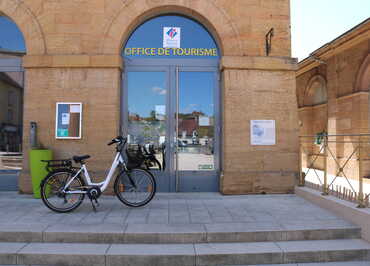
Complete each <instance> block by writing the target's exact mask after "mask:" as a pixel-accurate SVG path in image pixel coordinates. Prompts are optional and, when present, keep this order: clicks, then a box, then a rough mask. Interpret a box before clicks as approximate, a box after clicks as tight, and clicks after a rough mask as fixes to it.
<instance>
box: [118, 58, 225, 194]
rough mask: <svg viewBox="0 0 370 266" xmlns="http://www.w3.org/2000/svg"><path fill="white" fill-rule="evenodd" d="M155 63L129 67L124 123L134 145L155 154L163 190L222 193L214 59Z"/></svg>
mask: <svg viewBox="0 0 370 266" xmlns="http://www.w3.org/2000/svg"><path fill="white" fill-rule="evenodd" d="M155 61H156V62H155V63H154V62H153V63H152V64H151V61H150V60H145V61H139V62H135V64H134V63H131V64H130V65H128V66H126V69H125V73H124V76H123V81H124V82H123V84H124V88H123V97H122V101H123V102H122V106H123V110H122V111H123V116H122V117H123V123H122V125H123V133H124V134H127V135H128V136H129V144H130V146H129V147H132V148H133V149H135V146H138V145H147V147H148V148H149V146H150V148H151V149H152V151H154V152H155V156H156V158H157V160H158V161H159V163H160V166H157V165H153V168H154V169H155V170H153V171H154V174H155V176H156V181H157V184H158V191H164V192H168V191H169V192H191V191H218V187H219V186H218V184H219V165H220V159H219V146H220V145H219V143H220V135H221V134H220V133H221V132H220V121H219V120H220V119H219V118H220V115H219V106H220V104H219V99H220V97H219V86H218V68H217V65H216V64H215V63H214V61H212V60H210V61H207V60H201V61H198V62H197V60H194V61H193V60H191V62H190V61H187V62H186V64H185V63H183V62H179V61H178V60H176V62H173V61H170V60H168V61H169V62H170V63H169V62H163V64H161V65H159V64H158V62H157V61H158V60H155ZM202 61H203V62H202ZM159 168H162V170H161V171H160V170H159Z"/></svg>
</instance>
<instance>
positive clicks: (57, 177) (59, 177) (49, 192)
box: [40, 169, 85, 213]
mask: <svg viewBox="0 0 370 266" xmlns="http://www.w3.org/2000/svg"><path fill="white" fill-rule="evenodd" d="M75 174H76V173H75V172H73V171H72V170H70V169H58V170H55V171H52V172H50V173H49V174H48V175H47V176H46V177H45V178H44V179H43V180H42V181H41V187H40V189H41V191H40V192H41V199H42V201H43V203H44V204H45V205H46V207H48V208H49V209H51V210H53V211H55V212H61V213H65V212H71V211H73V210H74V209H76V208H77V207H78V206H80V205H81V203H82V201H83V200H84V198H85V194H83V193H81V194H65V193H62V192H60V189H61V188H62V187H64V185H65V184H66V182H67V181H68V180H69V178H71V177H72V176H73V175H75ZM84 186H85V182H84V180H83V179H82V178H81V177H80V176H77V177H76V178H75V179H74V180H73V181H72V183H71V184H70V186H69V187H68V189H69V190H81V189H82V187H84ZM58 202H60V203H61V206H58Z"/></svg>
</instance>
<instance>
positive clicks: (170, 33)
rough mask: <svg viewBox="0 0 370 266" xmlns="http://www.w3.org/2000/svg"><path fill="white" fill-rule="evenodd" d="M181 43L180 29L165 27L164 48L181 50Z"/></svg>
mask: <svg viewBox="0 0 370 266" xmlns="http://www.w3.org/2000/svg"><path fill="white" fill-rule="evenodd" d="M180 42H181V28H180V27H163V48H180Z"/></svg>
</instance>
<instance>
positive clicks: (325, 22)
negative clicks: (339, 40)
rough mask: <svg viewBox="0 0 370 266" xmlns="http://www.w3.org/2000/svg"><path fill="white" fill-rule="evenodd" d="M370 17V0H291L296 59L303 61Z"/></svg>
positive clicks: (293, 53)
mask: <svg viewBox="0 0 370 266" xmlns="http://www.w3.org/2000/svg"><path fill="white" fill-rule="evenodd" d="M368 17H370V0H291V25H292V56H293V57H298V58H299V60H302V59H304V58H306V57H307V56H308V55H309V54H310V53H311V52H313V51H314V50H316V49H317V48H320V47H321V46H322V45H324V44H325V43H328V42H330V41H332V40H333V39H335V38H336V37H338V36H339V35H341V34H343V33H345V32H346V31H348V30H349V29H351V28H353V27H354V26H356V25H357V24H359V23H360V22H362V21H364V20H365V19H367V18H368Z"/></svg>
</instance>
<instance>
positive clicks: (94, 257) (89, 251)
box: [17, 243, 109, 266]
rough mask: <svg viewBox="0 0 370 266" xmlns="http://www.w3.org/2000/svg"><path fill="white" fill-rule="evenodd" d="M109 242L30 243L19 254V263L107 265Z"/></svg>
mask: <svg viewBox="0 0 370 266" xmlns="http://www.w3.org/2000/svg"><path fill="white" fill-rule="evenodd" d="M108 248H109V245H107V244H73V243H68V244H64V243H47V244H45V243H30V244H28V245H26V246H25V247H24V248H22V249H21V250H20V251H19V252H18V254H17V263H19V264H47V265H48V264H50V265H97V266H98V265H99V266H101V265H105V254H106V252H107V250H108Z"/></svg>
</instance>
